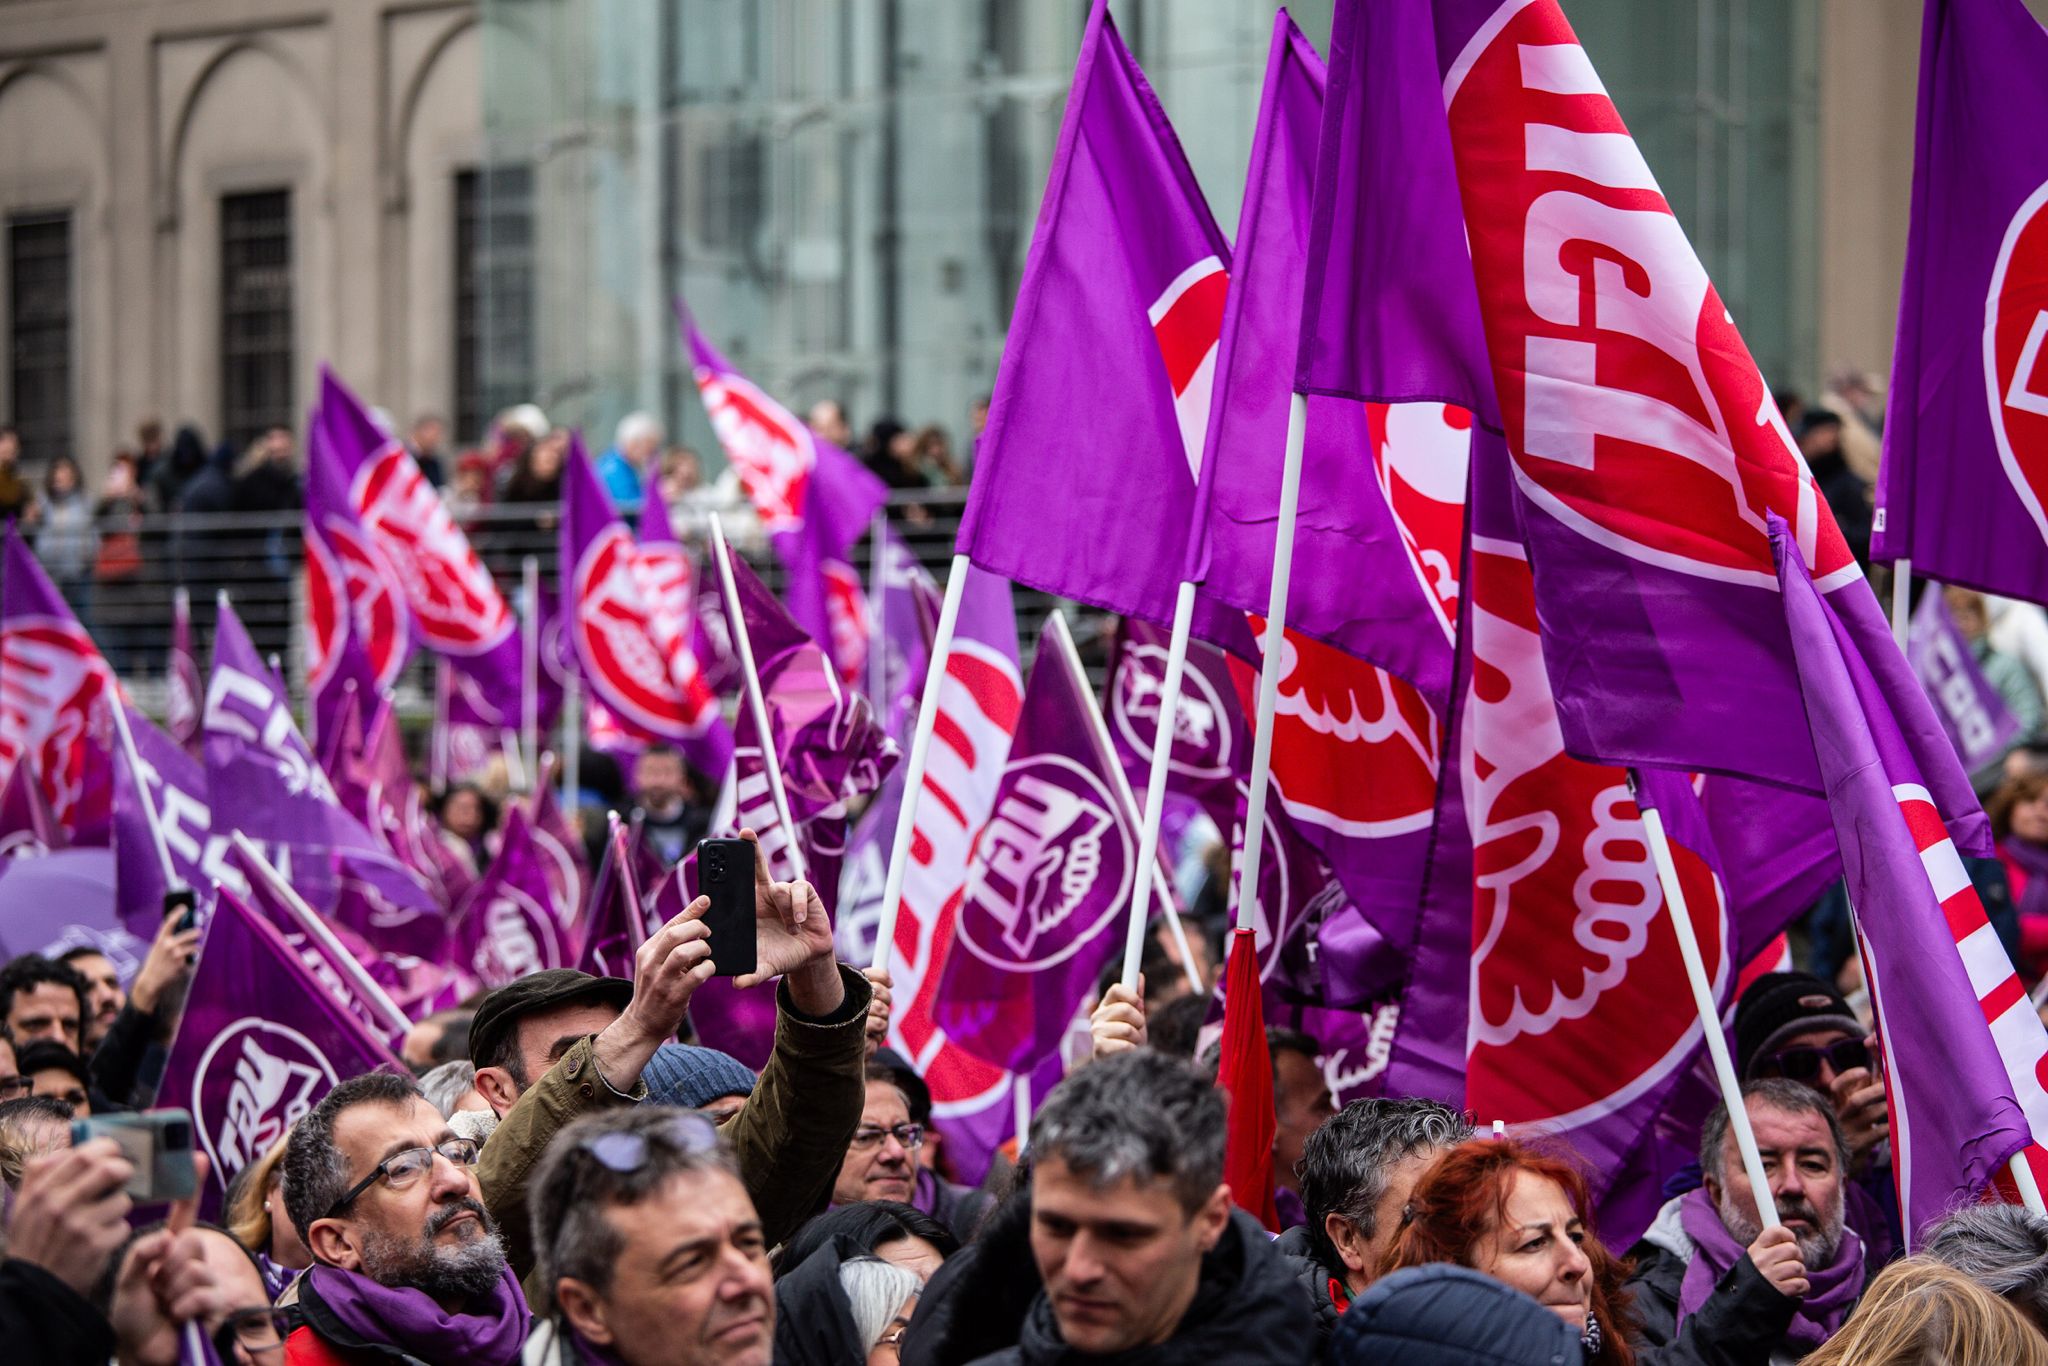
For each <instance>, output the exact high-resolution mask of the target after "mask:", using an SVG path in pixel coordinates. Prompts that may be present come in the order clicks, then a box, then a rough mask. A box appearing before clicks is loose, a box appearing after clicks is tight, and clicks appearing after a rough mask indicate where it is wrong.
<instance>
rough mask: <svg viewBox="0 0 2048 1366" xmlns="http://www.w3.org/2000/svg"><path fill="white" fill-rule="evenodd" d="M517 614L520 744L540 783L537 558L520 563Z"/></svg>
mask: <svg viewBox="0 0 2048 1366" xmlns="http://www.w3.org/2000/svg"><path fill="white" fill-rule="evenodd" d="M519 595H520V597H521V598H522V599H524V601H522V602H521V603H520V612H521V613H522V615H524V616H525V618H526V631H525V633H524V635H523V636H522V637H521V639H520V642H519V675H520V676H519V742H520V753H521V754H523V755H524V756H525V762H526V765H527V771H528V772H530V773H532V774H533V775H534V781H535V782H536V783H538V782H539V781H540V559H539V557H538V556H534V555H528V556H527V557H526V558H525V559H523V560H521V561H520V562H519Z"/></svg>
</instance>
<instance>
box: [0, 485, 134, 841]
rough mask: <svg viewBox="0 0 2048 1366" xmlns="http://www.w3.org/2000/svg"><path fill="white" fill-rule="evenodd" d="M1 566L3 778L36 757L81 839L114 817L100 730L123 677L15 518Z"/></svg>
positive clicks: (53, 798)
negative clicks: (100, 714) (107, 702)
mask: <svg viewBox="0 0 2048 1366" xmlns="http://www.w3.org/2000/svg"><path fill="white" fill-rule="evenodd" d="M4 559H5V564H4V566H0V581H4V582H0V780H4V779H5V778H6V777H7V776H8V775H9V774H11V773H12V772H13V771H14V766H15V765H16V764H17V763H20V762H21V760H22V757H23V756H24V755H33V756H34V759H35V770H34V771H35V773H36V774H37V776H38V777H39V779H40V780H41V782H42V788H43V797H44V798H45V800H47V801H48V802H49V804H50V809H51V810H52V811H54V812H55V813H56V815H57V819H58V820H59V821H60V822H62V824H63V826H64V828H65V829H66V830H67V831H69V832H70V833H71V837H72V841H73V842H74V843H77V844H95V843H103V842H104V833H105V831H106V829H107V826H108V822H109V821H110V820H111V819H112V816H113V796H114V794H113V786H112V774H111V772H110V766H109V765H108V763H107V761H106V741H105V739H104V738H102V737H101V736H99V735H98V734H97V733H96V732H95V729H94V720H93V718H94V716H95V714H96V713H97V711H98V709H99V705H100V699H101V698H102V697H111V696H114V695H116V693H117V692H118V685H117V684H116V683H115V681H114V674H113V671H112V670H111V669H109V668H108V667H107V663H106V661H105V660H104V659H102V658H100V652H99V650H98V648H97V647H95V646H94V645H93V643H92V637H91V636H89V635H87V634H86V632H85V628H84V627H83V626H80V625H79V624H78V618H77V617H76V616H74V615H72V612H71V608H70V606H69V605H68V604H66V603H65V601H64V598H63V595H62V594H60V593H58V591H57V586H56V585H55V584H53V583H51V582H50V576H49V575H47V574H45V573H44V572H43V567H42V565H41V564H39V563H38V562H37V561H36V557H35V554H34V552H32V551H31V550H30V549H29V548H28V543H27V542H25V541H23V540H22V539H21V535H20V533H19V532H17V531H16V530H15V529H14V526H13V524H12V523H9V525H8V528H7V536H6V548H5V554H4Z"/></svg>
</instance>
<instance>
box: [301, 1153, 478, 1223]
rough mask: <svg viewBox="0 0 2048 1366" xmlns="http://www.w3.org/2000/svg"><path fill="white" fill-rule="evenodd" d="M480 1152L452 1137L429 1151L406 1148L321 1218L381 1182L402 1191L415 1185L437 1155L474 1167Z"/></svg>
mask: <svg viewBox="0 0 2048 1366" xmlns="http://www.w3.org/2000/svg"><path fill="white" fill-rule="evenodd" d="M480 1151H481V1149H480V1148H479V1146H478V1144H477V1142H476V1140H475V1139H472V1138H451V1139H449V1140H448V1141H447V1142H446V1143H439V1144H436V1145H435V1146H433V1147H431V1148H407V1149H406V1150H405V1151H404V1152H397V1153H393V1154H391V1156H389V1157H387V1158H385V1159H384V1160H383V1161H382V1162H379V1163H378V1164H377V1166H376V1168H375V1170H373V1171H372V1172H371V1173H370V1174H369V1175H368V1176H366V1177H364V1178H363V1179H362V1180H360V1181H358V1182H356V1183H355V1184H354V1185H353V1186H350V1187H349V1188H348V1193H347V1194H346V1195H344V1196H342V1197H341V1199H339V1200H337V1201H335V1202H334V1204H333V1205H331V1206H330V1207H329V1208H328V1210H327V1213H326V1214H325V1215H324V1216H323V1217H324V1218H328V1219H332V1218H333V1217H334V1216H335V1215H337V1214H339V1213H341V1212H342V1211H343V1210H344V1209H347V1208H348V1207H349V1206H350V1205H352V1204H354V1203H355V1199H356V1197H357V1196H359V1195H361V1194H362V1193H363V1192H364V1191H366V1190H368V1189H369V1188H370V1187H372V1186H374V1185H376V1184H377V1183H378V1182H379V1181H382V1182H383V1183H384V1184H385V1185H386V1186H388V1187H389V1188H390V1189H392V1190H394V1191H402V1190H405V1189H407V1188H408V1187H410V1186H413V1185H416V1184H418V1182H419V1179H420V1178H421V1177H423V1176H425V1175H426V1174H427V1173H428V1172H430V1171H432V1170H433V1169H434V1155H435V1154H436V1153H438V1154H440V1155H441V1156H442V1157H445V1158H447V1159H448V1160H449V1161H450V1162H453V1163H454V1164H455V1165H456V1166H458V1167H474V1166H475V1165H476V1159H477V1154H478V1153H479V1152H480Z"/></svg>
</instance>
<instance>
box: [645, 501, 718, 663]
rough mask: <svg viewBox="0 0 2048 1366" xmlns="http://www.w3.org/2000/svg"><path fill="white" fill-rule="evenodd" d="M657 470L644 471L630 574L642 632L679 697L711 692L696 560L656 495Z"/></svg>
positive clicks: (708, 648) (708, 651) (708, 646)
mask: <svg viewBox="0 0 2048 1366" xmlns="http://www.w3.org/2000/svg"><path fill="white" fill-rule="evenodd" d="M659 476H660V472H659V471H658V470H655V469H652V468H650V469H649V470H648V471H647V489H646V492H645V494H644V495H643V496H642V497H641V500H640V541H639V545H638V546H637V547H636V549H635V557H634V561H633V574H634V577H635V579H636V580H637V581H638V584H639V588H640V596H641V597H642V598H643V599H645V600H646V602H647V606H648V610H649V613H650V615H649V617H648V635H649V637H650V638H651V639H652V640H653V641H654V644H655V648H656V649H658V650H660V651H661V654H662V657H663V658H665V659H667V660H668V671H669V677H670V678H671V679H673V680H674V682H675V685H676V687H677V688H678V689H680V690H681V691H682V693H683V694H684V696H686V697H693V696H696V695H698V694H699V693H701V692H705V691H709V692H712V693H714V694H715V693H716V692H717V689H716V688H715V687H713V686H712V683H711V680H710V678H709V677H708V676H707V674H706V670H705V661H706V659H707V658H708V657H709V656H710V654H711V642H710V639H709V637H708V636H707V635H706V633H705V630H704V626H703V623H701V622H699V621H698V620H697V598H698V594H699V590H700V588H701V585H700V584H699V583H698V577H699V576H698V574H697V564H696V561H695V559H694V558H692V556H691V554H690V551H689V547H687V546H685V545H684V544H683V542H682V538H681V537H679V536H677V535H676V532H675V527H674V525H673V524H671V523H670V521H669V516H668V500H667V499H666V498H664V497H662V494H661V479H660V477H659Z"/></svg>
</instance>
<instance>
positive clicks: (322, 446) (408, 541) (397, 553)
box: [306, 367, 520, 717]
mask: <svg viewBox="0 0 2048 1366" xmlns="http://www.w3.org/2000/svg"><path fill="white" fill-rule="evenodd" d="M317 411H318V425H319V427H320V429H321V433H322V435H321V438H320V439H319V440H318V441H309V442H308V444H307V447H306V457H307V470H306V515H307V520H308V521H309V522H310V523H311V524H312V525H313V526H314V527H315V528H316V530H317V531H318V533H319V537H321V538H324V543H325V544H326V545H327V546H329V547H331V548H332V549H333V551H334V556H335V564H334V565H333V572H334V574H335V575H336V576H337V577H338V578H339V579H340V581H341V591H340V592H339V594H338V595H337V591H336V587H335V585H333V584H328V585H326V586H325V591H324V592H316V591H314V590H315V588H317V587H319V586H318V585H314V584H313V583H312V582H311V581H312V580H313V579H314V578H316V577H318V576H319V575H320V574H321V573H323V572H325V567H323V566H319V565H316V564H315V563H314V562H313V561H312V560H309V562H308V580H309V589H308V594H307V596H308V601H309V604H310V610H311V611H313V612H314V613H315V617H314V622H315V626H316V635H317V632H318V629H319V624H320V623H322V622H327V623H330V624H329V625H328V626H327V627H326V630H327V632H328V634H329V635H330V636H331V635H332V633H333V631H334V629H335V628H334V625H333V623H339V622H341V621H343V620H346V619H347V617H348V615H349V613H350V612H352V613H353V615H354V619H355V621H356V622H357V625H358V630H359V631H360V633H361V634H362V636H363V638H364V643H365V649H366V650H367V651H368V652H369V655H370V661H371V664H372V667H373V668H374V669H376V671H377V672H378V674H379V675H380V676H382V675H383V674H384V672H385V671H386V670H387V669H389V668H394V667H397V666H394V665H391V664H390V663H389V658H390V655H391V653H392V652H396V656H397V660H398V665H403V663H404V661H405V653H406V650H407V645H406V643H405V636H404V635H403V634H402V633H403V632H404V631H405V624H406V623H407V622H410V634H411V635H412V636H415V637H417V639H418V640H419V642H420V643H421V644H423V645H425V646H426V647H427V648H428V649H430V650H433V651H435V652H436V653H438V654H441V655H445V656H446V657H448V658H449V659H450V660H451V661H453V662H454V664H455V667H456V668H457V669H458V670H460V671H461V672H462V673H463V674H464V675H466V676H467V677H469V678H470V679H472V680H473V681H474V682H475V684H476V686H477V688H478V689H479V690H480V691H481V692H482V693H483V694H484V696H485V697H487V698H488V699H489V701H490V704H491V706H492V707H493V709H494V710H496V711H497V712H498V713H499V714H501V715H503V716H507V717H517V716H518V715H519V677H520V672H519V629H518V623H517V622H516V621H514V620H513V616H512V609H511V608H510V607H509V606H507V605H506V602H505V599H504V596H503V595H502V594H500V593H499V592H498V586H497V585H496V584H495V583H493V582H492V581H491V574H490V571H489V570H488V569H486V568H485V567H484V563H483V561H482V560H480V559H478V558H477V553H476V551H475V549H474V548H473V547H472V546H471V545H470V543H469V538H468V537H467V536H465V535H464V534H463V531H462V528H461V527H459V526H457V525H456V524H455V519H454V518H453V517H452V516H450V515H449V512H448V508H447V505H446V504H444V503H443V502H442V501H441V495H440V494H439V493H438V492H437V491H436V490H435V488H434V486H433V485H432V484H429V483H428V482H427V479H426V476H425V475H423V474H421V473H420V467H419V464H418V462H417V461H415V460H414V459H413V458H412V453H411V452H410V451H408V450H406V448H405V446H404V445H403V444H402V443H401V442H400V441H399V440H398V438H397V437H395V436H392V435H390V434H389V433H387V432H385V431H383V430H382V429H380V428H379V427H378V426H377V424H376V422H375V421H374V420H373V419H372V418H371V417H370V414H369V412H368V410H366V409H365V408H364V407H363V405H362V401H361V400H360V399H358V398H357V397H356V396H355V395H354V394H353V393H351V392H349V390H348V389H347V387H346V386H344V385H343V384H342V383H341V381H340V380H339V379H337V378H336V377H335V375H334V373H333V372H332V371H330V370H327V369H326V368H324V367H323V368H322V369H321V372H320V403H319V406H318V410H317ZM310 545H311V541H310V540H309V546H310ZM344 607H346V608H347V609H348V610H347V611H344V610H343V608H344ZM319 648H320V642H318V641H317V640H316V657H317V654H318V649H319Z"/></svg>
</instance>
